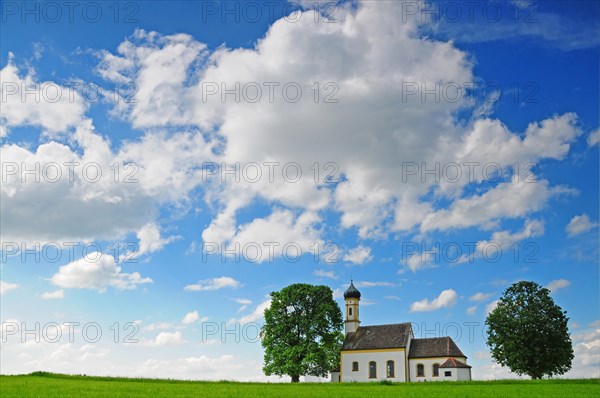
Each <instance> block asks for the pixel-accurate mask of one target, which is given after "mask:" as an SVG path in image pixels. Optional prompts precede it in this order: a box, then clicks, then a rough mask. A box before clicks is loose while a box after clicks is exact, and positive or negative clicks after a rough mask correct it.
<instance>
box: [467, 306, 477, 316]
mask: <svg viewBox="0 0 600 398" xmlns="http://www.w3.org/2000/svg"><path fill="white" fill-rule="evenodd" d="M475 312H477V306H476V305H474V306H471V307H469V308H467V315H473V314H474V313H475Z"/></svg>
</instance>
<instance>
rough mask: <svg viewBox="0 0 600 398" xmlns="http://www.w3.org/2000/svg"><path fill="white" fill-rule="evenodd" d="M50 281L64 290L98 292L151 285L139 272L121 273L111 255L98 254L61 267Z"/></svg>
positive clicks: (90, 254) (148, 279) (149, 280)
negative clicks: (112, 288)
mask: <svg viewBox="0 0 600 398" xmlns="http://www.w3.org/2000/svg"><path fill="white" fill-rule="evenodd" d="M50 281H51V282H52V283H53V284H54V285H56V286H58V287H62V288H66V289H95V290H98V291H100V292H103V291H105V290H106V289H107V288H108V287H109V286H112V287H115V288H117V289H120V290H123V289H135V288H136V287H137V285H140V284H146V283H152V279H150V278H144V277H142V276H141V275H140V273H139V272H132V273H124V272H121V267H119V266H118V265H117V263H116V261H115V258H114V257H113V256H112V255H110V254H104V253H100V252H94V253H89V254H88V256H87V257H84V258H81V259H79V260H75V261H73V262H71V263H69V264H67V265H63V266H61V267H60V268H59V269H58V272H57V273H55V274H54V275H52V277H51V278H50Z"/></svg>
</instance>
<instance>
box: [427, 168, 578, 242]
mask: <svg viewBox="0 0 600 398" xmlns="http://www.w3.org/2000/svg"><path fill="white" fill-rule="evenodd" d="M565 192H570V191H569V190H566V189H564V188H551V187H550V186H549V183H548V181H546V180H540V181H537V182H534V183H528V182H513V181H511V182H504V183H501V184H498V185H497V186H496V187H494V188H492V189H490V190H489V191H487V192H485V193H483V194H481V195H472V196H470V197H467V198H464V199H458V200H456V201H454V202H453V203H452V205H450V208H449V209H448V210H446V209H443V210H438V211H436V212H434V213H431V214H429V215H428V216H427V217H425V219H424V220H423V223H422V224H421V230H422V231H433V230H446V229H450V228H467V227H471V226H477V225H483V226H487V225H491V224H492V223H494V222H496V221H497V220H498V219H500V218H505V217H506V218H518V217H523V216H526V215H527V214H529V213H531V212H534V211H538V210H540V209H542V207H543V206H545V205H546V202H547V201H548V199H550V197H552V196H554V195H557V194H559V193H565Z"/></svg>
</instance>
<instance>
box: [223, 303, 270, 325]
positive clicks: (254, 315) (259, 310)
mask: <svg viewBox="0 0 600 398" xmlns="http://www.w3.org/2000/svg"><path fill="white" fill-rule="evenodd" d="M270 306H271V299H268V300H265V301H263V302H262V303H260V304H258V305H257V306H256V308H255V309H254V311H252V312H251V313H250V314H248V315H244V316H243V317H241V318H239V319H231V320H230V321H229V323H234V322H239V323H241V324H246V323H251V322H256V321H259V320H261V319H263V317H264V315H265V310H266V309H267V308H269V307H270Z"/></svg>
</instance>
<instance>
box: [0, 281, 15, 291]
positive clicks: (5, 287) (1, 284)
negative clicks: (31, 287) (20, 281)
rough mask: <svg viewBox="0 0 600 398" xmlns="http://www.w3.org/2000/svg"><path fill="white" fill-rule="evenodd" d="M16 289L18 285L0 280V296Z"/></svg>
mask: <svg viewBox="0 0 600 398" xmlns="http://www.w3.org/2000/svg"><path fill="white" fill-rule="evenodd" d="M18 287H19V285H17V284H16V283H8V282H6V281H2V280H0V294H6V293H8V292H10V291H11V290H14V289H16V288H18Z"/></svg>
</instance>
